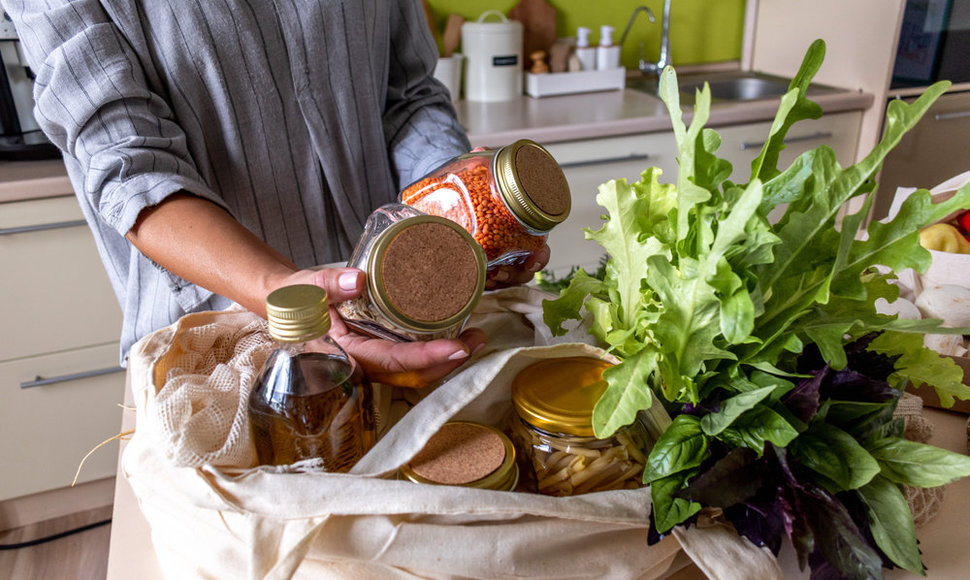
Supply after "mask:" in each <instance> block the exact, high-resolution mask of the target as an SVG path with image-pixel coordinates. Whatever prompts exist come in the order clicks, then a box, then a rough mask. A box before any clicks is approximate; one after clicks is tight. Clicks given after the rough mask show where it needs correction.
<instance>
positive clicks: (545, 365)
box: [510, 357, 649, 496]
mask: <svg viewBox="0 0 970 580" xmlns="http://www.w3.org/2000/svg"><path fill="white" fill-rule="evenodd" d="M609 366H610V363H609V362H608V361H604V360H601V359H597V358H592V357H567V358H556V359H547V360H543V361H540V362H537V363H533V364H531V365H529V366H528V367H526V368H525V369H523V370H522V371H520V372H519V373H518V374H517V375H516V376H515V379H514V380H513V382H512V404H513V408H514V411H515V412H514V413H513V416H512V418H511V421H510V432H511V434H512V440H513V442H514V443H515V446H516V448H517V449H518V450H519V452H520V456H521V458H522V459H521V460H520V471H521V472H522V475H521V477H522V478H523V480H524V482H525V481H526V480H527V481H528V485H529V487H531V488H532V491H536V492H538V493H542V494H546V495H555V496H568V495H578V494H583V493H589V492H594V491H605V490H613V489H630V488H636V487H640V485H641V480H642V476H643V469H644V466H645V464H646V455H647V454H648V452H649V450H648V444H649V435H648V433H647V430H646V429H645V428H644V426H643V425H642V424H641V423H640V422H639V421H635V422H634V423H633V424H632V425H629V426H627V427H624V428H622V429H620V430H618V431H617V432H616V433H615V434H614V435H613V436H611V437H608V438H605V439H600V438H597V437H596V436H595V435H594V433H593V424H592V416H593V406H594V405H595V404H596V401H597V400H598V399H599V397H600V396H601V395H602V394H603V392H604V391H605V390H606V381H604V380H603V377H602V375H603V371H604V370H606V369H607V368H608V367H609Z"/></svg>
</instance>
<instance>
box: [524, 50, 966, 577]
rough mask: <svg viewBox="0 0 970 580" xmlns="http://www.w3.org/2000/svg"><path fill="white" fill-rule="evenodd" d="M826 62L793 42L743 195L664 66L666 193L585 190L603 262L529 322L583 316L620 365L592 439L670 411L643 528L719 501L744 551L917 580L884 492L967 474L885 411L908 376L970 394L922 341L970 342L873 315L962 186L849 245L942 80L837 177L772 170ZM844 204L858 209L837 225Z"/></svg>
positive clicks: (819, 154) (875, 226)
mask: <svg viewBox="0 0 970 580" xmlns="http://www.w3.org/2000/svg"><path fill="white" fill-rule="evenodd" d="M824 54H825V45H824V43H823V42H822V41H816V42H815V43H814V44H813V45H812V46H811V47H810V48H809V50H808V52H807V54H806V56H805V59H804V61H803V63H802V66H801V68H800V69H799V71H798V73H797V74H796V75H795V78H794V79H793V80H792V82H791V85H790V87H789V91H788V93H787V94H785V95H784V96H783V97H782V98H781V102H780V105H779V109H778V112H777V114H776V116H775V119H774V122H773V123H772V126H771V129H770V132H769V136H768V139H767V141H766V142H765V145H764V147H763V148H762V151H761V152H760V154H759V155H758V157H757V158H756V159H755V160H754V161H753V162H752V163H751V177H750V179H749V181H748V182H747V183H734V182H732V181H730V179H729V178H730V177H731V171H732V167H731V165H730V164H729V163H728V162H726V161H724V160H722V159H719V158H718V157H717V149H718V147H719V146H720V137H719V136H718V135H717V133H716V132H715V131H712V130H710V129H707V128H705V127H704V124H705V123H706V122H707V120H708V118H709V114H710V91H709V89H708V87H706V86H705V87H704V88H703V89H702V90H699V91H698V93H697V96H696V100H695V107H694V111H693V115H692V117H691V119H690V124H689V125H686V124H685V122H684V117H683V115H682V113H681V110H680V103H679V96H678V95H679V94H678V89H677V76H676V73H675V71H674V69H672V68H669V67H668V68H667V69H666V70H664V71H663V73H662V75H661V79H660V94H661V97H662V98H663V100H664V101H665V103H666V104H667V107H668V110H669V112H670V119H671V124H672V128H673V132H674V134H675V136H676V139H677V143H678V160H679V165H680V167H679V171H678V174H677V176H676V185H674V184H664V183H661V182H660V180H659V178H660V177H661V175H660V171H659V170H657V169H655V168H650V169H647V170H646V171H644V172H643V174H642V175H641V178H640V180H639V181H637V182H634V183H628V182H627V181H626V180H622V179H621V180H614V181H609V182H607V183H605V184H603V185H602V186H600V189H599V194H598V195H597V197H596V200H597V203H599V204H600V205H601V206H603V207H604V208H606V210H607V212H608V213H607V215H606V216H604V223H603V225H602V227H601V228H600V229H598V230H596V231H593V230H587V231H586V236H587V238H588V239H592V240H595V241H596V242H598V243H599V244H600V245H601V246H602V247H603V249H604V251H605V252H606V253H607V256H608V257H607V259H606V262H605V264H604V267H603V269H602V271H601V275H598V276H596V277H594V276H590V275H588V274H586V273H585V272H583V271H578V272H576V274H575V275H574V276H573V277H572V279H571V280H570V282H569V285H568V286H566V287H565V288H563V289H562V290H561V292H560V295H559V298H557V299H556V300H550V301H546V302H545V303H544V305H543V308H544V312H543V316H544V320H545V322H546V324H547V325H548V326H549V328H550V329H551V330H552V331H553V332H554V333H561V332H564V331H563V328H562V325H563V323H564V322H565V321H566V320H568V319H582V317H583V311H584V310H585V313H586V314H587V315H588V316H589V317H591V318H592V324H591V326H590V332H591V333H592V334H593V335H594V336H595V337H597V338H598V339H599V340H600V341H602V343H603V344H604V345H605V346H606V347H607V348H608V349H609V350H611V351H612V352H613V353H614V354H616V355H617V356H618V357H620V359H621V363H620V364H618V365H617V366H615V367H613V368H612V369H610V370H609V371H608V372H607V373H604V379H605V380H606V381H607V383H608V388H607V390H606V392H605V393H604V395H603V396H602V398H601V399H600V400H599V402H598V403H597V405H596V408H595V410H594V414H593V426H594V430H595V432H596V434H597V436H600V437H605V436H608V435H610V434H612V433H613V432H614V431H616V430H617V429H618V428H620V427H621V426H623V425H626V424H628V423H630V422H632V420H633V419H634V417H635V416H636V415H637V413H639V412H641V411H643V410H646V409H650V408H651V407H652V406H653V405H657V404H658V403H659V402H658V401H656V400H655V396H656V393H659V394H660V395H661V396H662V397H663V399H665V401H666V404H667V406H668V407H671V408H674V409H675V410H679V411H678V412H675V413H674V414H675V416H674V418H673V422H672V424H671V425H670V426H669V427H668V428H667V429H666V431H664V433H663V434H662V435H661V436H660V438H659V439H658V441H657V443H656V444H655V446H654V447H653V449H652V450H651V451H650V454H649V457H648V460H647V465H646V469H645V472H644V482H645V483H650V484H651V486H652V489H651V498H652V501H653V506H652V509H653V525H654V526H655V528H656V529H655V531H656V532H659V533H661V534H663V533H665V532H667V531H668V530H670V529H671V528H672V527H673V526H675V525H679V524H683V523H685V522H688V523H689V522H690V521H691V519H692V518H693V516H694V515H695V514H696V513H697V512H698V511H699V510H700V509H701V508H702V507H703V506H713V507H721V508H724V509H725V514H726V515H727V516H728V517H729V519H731V518H733V519H732V521H733V523H734V524H735V527H736V528H737V529H738V530H739V533H742V534H744V535H746V536H747V537H749V539H751V540H752V541H754V542H755V543H757V544H759V545H765V546H768V547H770V548H771V549H773V550H777V546H780V542H781V537H782V535H784V536H787V538H788V539H789V540H790V541H791V543H792V545H793V546H794V547H795V549H796V552H797V553H798V556H799V560H800V562H802V563H803V564H805V563H810V564H811V565H812V567H813V571H815V572H816V573H818V574H820V575H824V574H825V573H833V574H837V575H842V576H849V577H856V576H859V575H863V576H871V575H872V574H873V573H874V571H876V572H878V570H879V569H880V568H881V566H882V564H883V562H884V561H885V562H887V563H888V562H893V563H895V564H897V565H899V566H902V567H905V568H907V569H909V570H913V571H917V572H919V571H921V570H922V565H921V564H920V562H919V555H918V550H917V549H916V543H915V536H914V535H913V533H912V526H911V523H912V517H911V515H910V514H909V511H908V506H907V504H906V502H905V499H902V501H900V498H901V492H900V490H899V486H900V485H924V486H930V485H942V484H944V483H946V482H948V481H951V480H952V479H954V478H958V477H964V476H966V475H970V458H967V457H966V456H962V455H959V454H953V453H949V452H946V451H943V450H940V449H936V448H934V447H930V446H926V445H921V444H916V443H912V442H908V441H905V440H903V439H902V438H901V432H900V431H901V430H900V426H899V423H898V422H897V421H895V420H894V419H893V410H894V409H895V405H896V402H897V401H898V398H899V396H900V394H901V393H900V390H899V389H901V387H902V386H903V384H905V382H906V381H907V380H911V381H914V382H917V381H918V383H927V384H930V385H933V386H934V387H935V388H936V389H937V392H938V394H939V395H940V399H941V400H942V401H943V402H944V404H947V403H952V402H953V401H954V400H955V399H956V398H960V399H970V388H968V387H967V386H965V385H963V384H962V383H961V380H962V371H961V370H960V368H959V367H958V366H956V364H955V363H953V361H951V360H949V359H946V358H942V357H940V356H939V355H937V354H936V353H934V352H932V351H929V350H928V349H925V348H923V345H922V337H921V334H920V333H925V332H964V333H970V329H946V330H941V329H940V327H939V325H940V321H925V320H924V321H906V320H898V319H897V318H896V317H894V316H885V315H880V314H878V313H877V312H876V310H875V305H874V304H875V300H876V299H877V298H880V297H882V298H886V299H889V300H892V299H894V298H895V297H896V295H897V290H896V288H895V286H893V284H892V281H893V278H894V275H893V274H892V272H895V271H900V270H902V269H906V268H913V269H914V270H916V271H919V272H922V271H924V270H925V269H926V268H927V267H928V266H929V263H930V259H931V258H930V254H929V252H927V251H926V250H924V249H923V248H922V247H921V246H920V245H919V239H918V231H919V229H920V228H921V227H923V226H925V225H927V224H929V223H932V222H935V221H938V220H939V219H942V218H943V217H945V216H947V215H949V214H951V213H953V212H955V211H957V210H959V209H964V208H970V187H965V188H963V189H962V190H960V191H959V192H957V193H956V194H955V195H954V196H953V197H952V198H950V199H948V200H946V201H944V202H940V203H933V202H932V200H931V198H930V195H929V193H928V192H927V191H925V190H923V191H919V192H917V193H915V194H913V195H912V196H910V197H909V199H907V200H906V202H905V203H904V204H903V206H902V208H901V209H900V211H899V213H898V214H896V216H895V217H893V218H892V219H891V220H888V221H885V222H881V223H880V222H874V223H872V224H870V225H869V226H868V228H867V230H866V232H865V234H864V235H858V234H859V229H860V225H861V224H862V223H863V221H864V219H865V217H866V215H867V213H868V210H869V208H870V206H871V203H872V191H873V189H874V182H873V179H874V176H875V175H876V174H877V173H878V171H879V168H880V166H881V164H882V162H883V160H884V159H885V157H886V155H887V154H888V153H889V151H891V150H892V148H893V147H894V146H895V145H896V144H897V143H899V141H900V139H901V138H902V136H903V135H904V134H905V133H906V132H907V131H908V130H910V129H911V128H912V127H913V126H914V125H915V124H916V123H917V122H918V121H919V120H920V118H921V117H922V116H923V115H924V114H925V113H926V111H927V110H928V109H929V107H930V105H932V104H933V102H934V101H935V100H936V99H937V98H938V97H939V96H940V95H941V94H943V93H944V92H945V91H946V90H947V88H948V87H949V83H947V82H940V83H937V84H935V85H933V86H932V87H930V88H928V89H927V90H926V91H925V93H924V94H923V95H922V96H921V97H919V98H918V99H917V100H916V101H915V102H913V103H912V104H907V103H904V102H902V101H894V102H893V103H892V104H891V105H890V107H889V109H888V112H887V125H886V130H885V133H884V136H883V138H882V140H881V141H880V142H879V143H878V144H877V145H876V146H875V147H874V148H873V150H872V151H871V152H870V153H869V154H868V155H867V156H866V157H865V158H864V159H862V160H861V161H859V162H858V163H856V164H855V165H852V166H850V167H847V168H842V167H840V165H839V164H838V162H837V160H836V158H835V154H834V152H833V151H832V150H831V148H829V147H827V146H824V145H823V146H821V147H819V148H817V149H814V150H812V151H808V152H806V153H804V154H802V155H800V156H799V157H798V158H797V159H796V160H795V161H794V162H793V163H792V164H791V165H790V166H789V167H787V168H785V169H782V170H779V168H778V167H777V164H778V159H779V153H780V151H781V150H782V149H783V148H784V144H783V140H784V137H785V135H786V133H787V131H788V130H789V128H790V127H791V126H792V125H793V124H794V123H796V122H799V121H802V120H807V119H816V118H818V117H820V116H821V114H822V111H821V108H820V107H819V106H818V105H817V104H816V103H813V102H812V101H810V100H809V99H808V98H807V97H806V90H807V88H808V86H809V84H810V83H811V80H812V78H813V76H814V74H815V73H816V72H817V70H818V68H819V66H820V65H821V62H822V60H823V59H824ZM856 198H860V199H861V200H862V201H863V203H862V209H861V210H859V211H858V212H857V213H855V214H851V215H844V216H841V218H840V214H841V212H842V211H843V208H844V207H846V204H847V202H849V201H851V200H853V199H856ZM780 204H787V208H786V209H785V211H784V214H783V215H782V217H781V218H780V219H779V220H778V221H777V222H776V223H771V222H770V221H769V219H768V214H769V212H771V211H772V210H773V209H775V208H776V207H778V206H779V205H780ZM875 266H881V267H882V269H881V270H880V271H882V272H885V271H886V270H887V269H888V270H889V272H890V273H888V274H886V273H878V272H877V271H876V269H875ZM746 474H747V475H748V477H747V478H745V475H746ZM723 485H728V486H730V489H728V490H724V489H721V490H720V491H719V490H718V486H722V487H723ZM906 522H909V523H906Z"/></svg>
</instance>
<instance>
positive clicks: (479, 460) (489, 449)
mask: <svg viewBox="0 0 970 580" xmlns="http://www.w3.org/2000/svg"><path fill="white" fill-rule="evenodd" d="M401 476H402V477H403V478H404V479H407V480H409V481H413V482H415V483H430V484H437V485H459V486H464V487H474V488H478V489H493V490H499V491H510V490H513V489H515V487H516V485H517V484H518V482H519V469H518V465H517V464H516V462H515V448H514V447H513V446H512V441H511V440H510V439H509V438H508V437H507V436H506V435H505V434H504V433H502V432H501V431H499V430H498V429H496V428H495V427H492V426H491V425H485V424H483V423H474V422H470V421H451V422H448V423H445V424H444V425H443V426H442V427H441V429H439V430H438V432H437V433H435V434H434V435H432V436H431V439H429V440H428V442H427V443H426V444H425V446H424V447H423V448H422V449H421V451H419V452H418V454H417V455H415V456H414V458H413V459H411V461H409V462H408V463H407V464H405V465H404V466H402V467H401Z"/></svg>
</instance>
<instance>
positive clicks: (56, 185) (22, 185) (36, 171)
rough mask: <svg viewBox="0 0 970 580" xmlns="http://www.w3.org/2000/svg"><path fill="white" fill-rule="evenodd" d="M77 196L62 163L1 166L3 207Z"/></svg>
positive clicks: (59, 161) (16, 162)
mask: <svg viewBox="0 0 970 580" xmlns="http://www.w3.org/2000/svg"><path fill="white" fill-rule="evenodd" d="M73 194H74V188H73V187H72V186H71V181H70V180H69V179H68V178H67V171H66V170H65V169H64V162H63V161H61V160H60V159H45V160H43V161H2V162H0V203H4V202H9V201H23V200H27V199H38V198H43V197H57V196H60V195H73Z"/></svg>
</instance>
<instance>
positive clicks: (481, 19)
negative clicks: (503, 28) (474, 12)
mask: <svg viewBox="0 0 970 580" xmlns="http://www.w3.org/2000/svg"><path fill="white" fill-rule="evenodd" d="M488 16H498V17H499V18H501V19H502V22H508V21H509V19H508V18H506V17H505V15H504V14H502V13H501V12H500V11H498V10H486V11H485V12H482V15H481V16H479V17H478V20H476V21H475V22H484V21H485V18H486V17H488Z"/></svg>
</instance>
